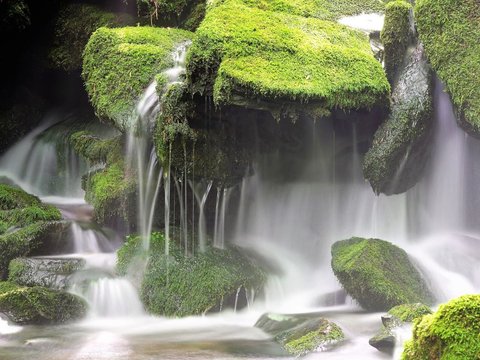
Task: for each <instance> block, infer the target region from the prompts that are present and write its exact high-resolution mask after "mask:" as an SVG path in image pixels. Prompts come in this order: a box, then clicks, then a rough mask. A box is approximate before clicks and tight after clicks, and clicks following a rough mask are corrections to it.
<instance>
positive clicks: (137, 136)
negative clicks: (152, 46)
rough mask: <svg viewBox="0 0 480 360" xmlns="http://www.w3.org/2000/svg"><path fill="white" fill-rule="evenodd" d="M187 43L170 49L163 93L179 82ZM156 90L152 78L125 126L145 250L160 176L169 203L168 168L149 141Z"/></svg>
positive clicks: (155, 112)
mask: <svg viewBox="0 0 480 360" xmlns="http://www.w3.org/2000/svg"><path fill="white" fill-rule="evenodd" d="M189 45H190V43H188V42H186V43H182V44H180V45H179V46H178V47H177V49H176V50H175V51H174V52H173V54H172V57H173V63H174V65H173V66H172V67H171V68H170V69H167V70H166V71H165V72H164V75H165V76H166V78H167V83H166V84H165V86H164V88H163V93H165V92H166V90H167V89H168V88H169V87H170V86H171V85H173V84H175V83H178V82H180V81H181V78H182V76H183V75H184V74H185V58H186V53H187V49H188V46H189ZM157 90H158V89H157V83H156V82H155V81H153V82H152V83H151V84H150V85H149V86H148V88H147V89H146V90H145V92H144V94H143V95H142V97H141V98H140V100H139V101H138V104H137V107H136V109H135V113H134V115H133V118H134V121H132V122H131V125H130V128H129V129H128V134H129V136H128V144H127V159H128V161H129V163H130V166H131V167H132V169H136V172H137V179H138V194H139V196H138V226H139V230H140V235H141V236H142V238H143V242H144V247H145V248H146V249H148V247H149V243H150V236H151V232H152V224H153V218H154V214H155V205H156V202H157V197H158V193H159V190H160V185H161V182H162V177H164V178H165V179H164V182H165V185H164V189H165V199H166V201H165V203H166V204H169V203H170V201H169V200H170V199H169V197H170V171H169V169H168V171H163V169H162V168H161V167H160V164H159V163H158V159H157V155H156V152H155V148H154V147H153V144H152V140H151V139H152V131H153V128H154V126H155V123H156V120H157V117H158V115H159V113H160V112H161V111H162V109H161V102H160V101H159V100H160V99H159V96H158V94H157ZM167 197H168V199H167ZM167 200H168V201H167ZM166 210H168V209H166ZM167 216H168V219H167ZM169 219H170V218H169V214H167V215H166V220H167V224H168V222H169ZM168 231H169V226H166V233H167V234H166V238H167V242H168ZM167 248H168V247H167Z"/></svg>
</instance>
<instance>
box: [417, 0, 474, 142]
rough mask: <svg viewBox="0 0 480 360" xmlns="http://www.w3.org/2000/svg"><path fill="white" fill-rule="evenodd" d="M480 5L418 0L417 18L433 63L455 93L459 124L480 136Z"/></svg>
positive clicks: (421, 35) (453, 98) (441, 77)
mask: <svg viewBox="0 0 480 360" xmlns="http://www.w3.org/2000/svg"><path fill="white" fill-rule="evenodd" d="M479 14H480V5H479V3H478V1H476V0H464V1H456V0H417V1H416V6H415V20H416V23H417V30H418V34H419V37H420V40H421V41H422V42H423V43H424V45H425V52H426V53H427V56H428V59H429V61H430V64H431V65H432V67H433V69H434V70H435V72H436V73H437V74H438V76H439V78H440V79H441V80H442V81H443V83H444V84H445V87H446V89H447V91H448V92H449V94H450V95H451V97H452V101H453V103H454V105H455V106H456V110H457V112H458V121H459V123H460V125H461V126H462V127H463V128H464V129H466V130H467V131H468V132H469V133H470V134H472V135H474V136H476V137H479V136H480V77H479V75H478V74H479V73H480V55H479V54H480V41H478V39H480V26H479V21H478V19H479V16H480V15H479Z"/></svg>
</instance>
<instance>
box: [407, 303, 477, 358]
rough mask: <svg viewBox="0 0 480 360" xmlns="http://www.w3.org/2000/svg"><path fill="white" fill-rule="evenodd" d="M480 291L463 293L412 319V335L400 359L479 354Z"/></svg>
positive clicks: (467, 356) (459, 356)
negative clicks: (427, 313)
mask: <svg viewBox="0 0 480 360" xmlns="http://www.w3.org/2000/svg"><path fill="white" fill-rule="evenodd" d="M479 319H480V295H465V296H462V297H459V298H457V299H454V300H451V301H449V302H448V303H446V304H443V305H441V306H440V307H439V309H438V311H437V312H435V313H434V314H431V315H426V316H424V317H422V318H419V319H418V320H417V321H415V325H414V328H413V338H412V339H411V340H409V341H408V342H407V343H406V344H405V347H404V351H403V354H402V360H433V359H446V360H448V359H452V360H453V359H462V360H475V359H478V358H479V357H480V321H478V320H479Z"/></svg>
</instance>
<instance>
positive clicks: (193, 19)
mask: <svg viewBox="0 0 480 360" xmlns="http://www.w3.org/2000/svg"><path fill="white" fill-rule="evenodd" d="M206 7H207V5H206V3H205V1H200V2H199V3H198V4H196V5H195V6H194V7H193V8H192V11H191V12H190V14H188V16H187V18H186V19H185V21H184V22H183V24H182V28H184V29H186V30H189V31H195V30H197V28H198V27H199V26H200V23H201V22H202V20H203V19H204V18H205V12H206Z"/></svg>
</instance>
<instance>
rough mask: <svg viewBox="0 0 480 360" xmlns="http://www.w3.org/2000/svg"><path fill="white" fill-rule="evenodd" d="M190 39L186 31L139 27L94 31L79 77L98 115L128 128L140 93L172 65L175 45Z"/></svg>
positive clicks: (124, 128) (121, 128) (190, 35)
mask: <svg viewBox="0 0 480 360" xmlns="http://www.w3.org/2000/svg"><path fill="white" fill-rule="evenodd" d="M192 36H193V34H192V33H190V32H188V31H185V30H179V29H171V28H163V29H161V28H153V27H140V26H138V27H125V28H116V29H108V28H104V27H103V28H100V29H98V30H97V31H95V32H94V33H93V35H92V36H91V37H90V40H89V41H88V44H87V46H86V47H85V51H84V54H83V71H82V76H83V79H84V80H85V86H86V90H87V93H88V95H89V97H90V101H91V103H92V105H93V107H94V108H95V110H96V113H97V115H98V116H99V117H100V118H101V119H103V120H109V121H111V122H112V123H113V125H115V126H116V127H117V128H118V129H120V130H122V131H125V130H126V129H128V128H129V126H130V125H131V124H130V122H131V120H132V111H133V109H134V108H135V104H136V102H137V101H138V99H139V98H140V96H141V95H142V93H143V91H144V90H145V89H146V88H147V86H148V85H149V84H150V83H151V82H152V81H153V80H154V78H155V76H156V75H158V74H160V73H162V72H163V71H165V70H166V69H168V68H170V67H172V66H173V65H174V59H173V56H172V53H173V51H174V50H175V48H176V46H178V44H180V43H182V42H185V41H188V40H190V38H191V37H192ZM125 74H127V75H125Z"/></svg>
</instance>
